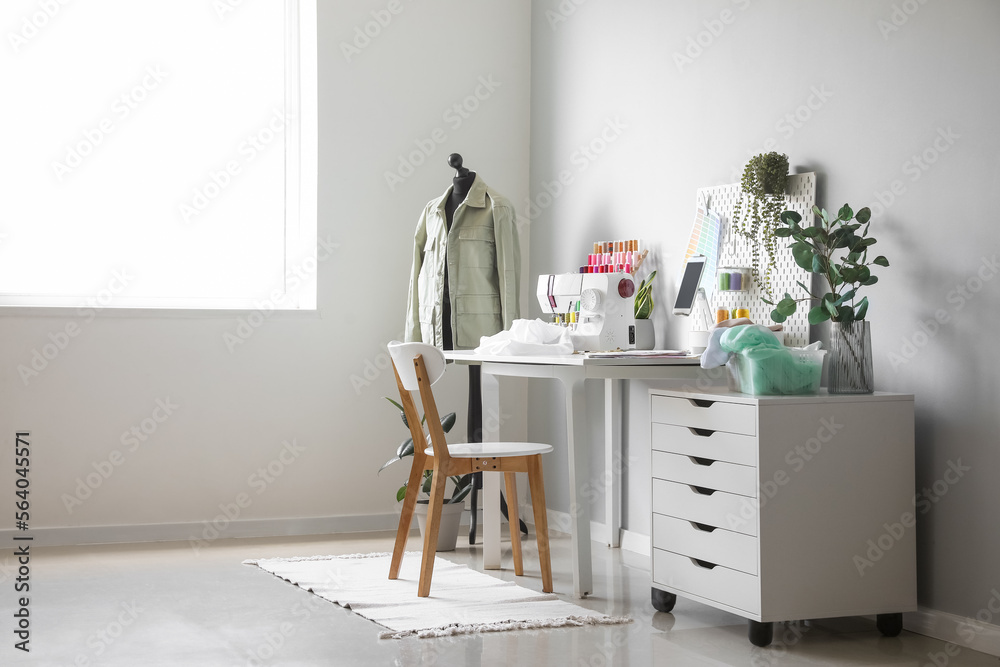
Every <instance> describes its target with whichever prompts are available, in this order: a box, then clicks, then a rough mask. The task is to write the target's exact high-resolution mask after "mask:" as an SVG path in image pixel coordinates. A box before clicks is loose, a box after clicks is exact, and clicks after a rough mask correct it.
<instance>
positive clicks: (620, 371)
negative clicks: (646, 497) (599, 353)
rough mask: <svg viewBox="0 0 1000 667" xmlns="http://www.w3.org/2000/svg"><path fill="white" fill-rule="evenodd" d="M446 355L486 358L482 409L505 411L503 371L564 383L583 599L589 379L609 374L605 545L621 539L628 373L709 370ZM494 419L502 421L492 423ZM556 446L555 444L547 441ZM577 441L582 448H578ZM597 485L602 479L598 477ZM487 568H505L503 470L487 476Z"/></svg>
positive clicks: (489, 427) (577, 577) (642, 362)
mask: <svg viewBox="0 0 1000 667" xmlns="http://www.w3.org/2000/svg"><path fill="white" fill-rule="evenodd" d="M445 357H447V358H448V359H450V360H452V361H454V362H456V363H461V364H481V365H482V390H483V415H490V414H496V415H499V414H501V413H500V384H499V377H500V376H508V377H523V378H549V379H553V380H558V381H559V382H561V383H562V384H563V386H564V387H565V389H566V451H567V455H568V458H569V489H570V491H569V507H570V532H571V535H572V545H573V592H574V593H575V594H576V596H577V597H579V598H583V597H586V596H587V595H588V594H590V593H591V592H593V576H592V572H591V559H590V508H589V507H588V506H587V503H586V502H581V501H580V499H579V498H578V496H579V495H580V494H579V492H580V489H581V488H582V487H583V485H584V484H586V483H587V482H588V481H592V480H591V479H590V457H589V452H588V451H586V446H587V445H586V441H585V440H583V441H582V442H583V444H582V445H577V442H576V429H577V428H578V427H579V425H578V422H577V420H578V419H585V417H583V415H585V414H586V410H585V407H586V405H585V394H584V383H585V382H586V381H587V380H604V441H605V452H604V455H605V470H606V480H605V481H606V500H605V503H606V517H607V519H606V520H607V525H608V537H607V540H606V541H607V544H608V546H610V547H617V546H619V545H620V535H619V533H620V532H621V531H620V529H621V469H620V467H619V466H618V465H617V459H618V458H619V457H620V456H621V397H622V386H621V384H622V381H623V380H678V381H681V382H694V381H697V380H698V379H699V378H700V377H704V374H703V372H702V371H701V368H700V367H699V366H698V360H697V359H691V358H684V357H680V358H643V357H629V358H619V359H614V358H595V357H589V356H586V355H583V354H572V355H558V356H556V355H554V356H524V357H517V356H490V355H479V354H476V353H475V352H472V351H468V350H454V351H446V352H445ZM493 421H497V423H492V422H493ZM499 430H500V426H499V422H498V420H484V424H483V441H484V442H497V441H499V439H500V433H499ZM549 444H552V445H554V446H558V445H557V443H549ZM578 447H579V448H578ZM593 482H594V483H593V484H592V485H593V486H597V484H596V480H593ZM482 506H483V567H484V568H485V569H489V570H498V569H500V521H501V517H500V476H499V475H484V476H483V502H482Z"/></svg>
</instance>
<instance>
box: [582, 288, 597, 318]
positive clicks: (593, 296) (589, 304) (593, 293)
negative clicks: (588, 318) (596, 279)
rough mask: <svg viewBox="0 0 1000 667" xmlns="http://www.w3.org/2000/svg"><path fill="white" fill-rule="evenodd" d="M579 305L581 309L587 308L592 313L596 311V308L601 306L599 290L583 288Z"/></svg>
mask: <svg viewBox="0 0 1000 667" xmlns="http://www.w3.org/2000/svg"><path fill="white" fill-rule="evenodd" d="M580 306H581V307H582V308H583V310H589V311H590V312H592V313H595V312H597V309H598V308H600V306H601V292H600V290H596V289H585V290H583V293H582V294H581V295H580Z"/></svg>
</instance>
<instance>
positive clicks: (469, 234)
mask: <svg viewBox="0 0 1000 667" xmlns="http://www.w3.org/2000/svg"><path fill="white" fill-rule="evenodd" d="M458 244H459V246H460V248H461V249H460V251H459V252H460V255H459V257H458V264H459V266H468V267H476V268H483V269H493V270H495V269H496V266H497V243H496V236H495V235H494V233H493V228H492V227H467V228H465V229H460V230H458Z"/></svg>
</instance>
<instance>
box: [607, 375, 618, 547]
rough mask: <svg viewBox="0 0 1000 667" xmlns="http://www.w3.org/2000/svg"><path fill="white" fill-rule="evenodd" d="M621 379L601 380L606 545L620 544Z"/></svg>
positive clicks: (616, 545)
mask: <svg viewBox="0 0 1000 667" xmlns="http://www.w3.org/2000/svg"><path fill="white" fill-rule="evenodd" d="M621 457H622V381H621V380H614V379H607V380H605V381H604V480H605V482H606V486H605V488H604V508H605V509H604V516H605V519H604V522H605V524H607V527H608V535H607V544H608V546H609V547H612V548H616V547H620V546H621V525H622V468H621Z"/></svg>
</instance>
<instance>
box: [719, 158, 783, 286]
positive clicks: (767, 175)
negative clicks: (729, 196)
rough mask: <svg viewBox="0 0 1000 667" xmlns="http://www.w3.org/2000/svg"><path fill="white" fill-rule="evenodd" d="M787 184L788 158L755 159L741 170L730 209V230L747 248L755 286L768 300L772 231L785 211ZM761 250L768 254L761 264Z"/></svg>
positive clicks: (772, 267) (772, 266)
mask: <svg viewBox="0 0 1000 667" xmlns="http://www.w3.org/2000/svg"><path fill="white" fill-rule="evenodd" d="M787 184H788V156H787V155H782V154H780V153H774V152H771V153H761V154H760V155H755V156H753V157H752V158H750V161H749V162H747V165H746V167H744V169H743V178H742V179H741V180H740V194H739V196H738V197H737V199H736V205H735V206H734V207H733V220H732V225H733V229H734V230H735V231H736V233H737V234H739V235H740V236H742V237H743V238H745V239H746V240H747V243H749V244H750V252H751V256H752V264H751V267H752V272H753V279H754V282H756V283H757V286H758V287H760V288H761V290H763V291H764V293H765V294H767V295H768V296H773V295H772V293H771V273H772V271H774V270H775V269H777V268H778V262H777V259H776V258H775V254H776V251H777V244H776V242H775V237H774V230H775V229H777V228H778V225H779V224H780V223H779V220H778V216H779V215H780V214H781V212H782V210H784V208H785V187H786V186H787ZM761 246H763V248H764V251H765V252H766V253H767V259H766V261H763V262H762V260H761ZM762 264H763V266H762Z"/></svg>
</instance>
